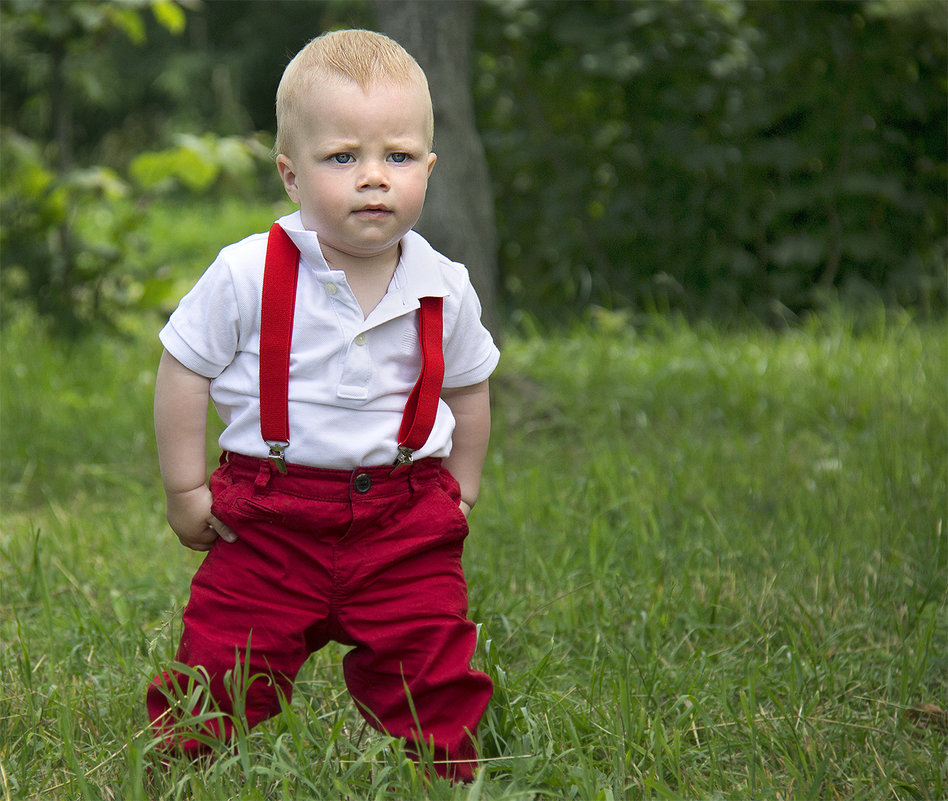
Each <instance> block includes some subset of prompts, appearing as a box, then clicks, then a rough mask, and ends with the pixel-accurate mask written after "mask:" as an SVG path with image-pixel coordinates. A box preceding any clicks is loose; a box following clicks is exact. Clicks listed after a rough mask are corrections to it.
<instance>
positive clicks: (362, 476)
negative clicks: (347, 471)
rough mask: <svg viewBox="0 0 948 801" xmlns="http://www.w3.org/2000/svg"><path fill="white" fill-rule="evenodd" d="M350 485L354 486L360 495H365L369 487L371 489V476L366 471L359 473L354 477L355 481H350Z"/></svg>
mask: <svg viewBox="0 0 948 801" xmlns="http://www.w3.org/2000/svg"><path fill="white" fill-rule="evenodd" d="M352 486H353V487H355V491H356V492H358V493H359V494H360V495H365V493H367V492H368V491H369V490H370V489H372V476H370V475H369V474H368V473H359V475H357V476H356V477H355V481H353V482H352Z"/></svg>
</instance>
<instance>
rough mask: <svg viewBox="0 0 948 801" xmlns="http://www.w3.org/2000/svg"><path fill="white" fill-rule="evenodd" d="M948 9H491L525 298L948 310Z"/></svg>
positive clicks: (504, 167) (487, 23) (534, 304)
mask: <svg viewBox="0 0 948 801" xmlns="http://www.w3.org/2000/svg"><path fill="white" fill-rule="evenodd" d="M939 9H941V12H942V13H939ZM943 10H944V8H943V6H942V5H940V4H939V3H926V2H919V3H915V4H878V3H871V2H855V3H835V2H829V3H784V2H753V3H740V2H729V3H721V2H681V3H668V2H663V1H662V0H654V1H652V2H639V3H626V2H609V1H608V0H603V1H602V2H593V3H588V2H562V3H544V2H521V3H503V2H497V3H491V4H488V5H487V6H485V7H484V13H482V15H481V25H480V37H479V44H478V49H479V63H478V70H477V80H476V86H475V88H476V93H477V98H478V103H479V108H480V125H481V129H482V131H483V136H484V141H485V145H486V149H487V154H488V158H489V161H490V163H491V166H492V177H493V180H494V185H495V191H496V197H497V209H498V215H497V216H498V223H499V226H500V238H501V241H502V253H501V260H502V269H503V281H504V284H505V288H506V289H507V291H508V293H509V294H510V296H511V298H512V300H513V304H514V306H515V307H519V308H526V309H529V310H530V311H532V312H533V313H535V314H537V315H538V316H541V317H548V316H549V315H551V314H553V315H558V314H559V309H561V308H562V307H563V306H564V305H566V304H568V305H571V306H572V305H576V304H579V305H580V306H585V305H586V304H588V303H589V302H598V303H604V304H608V305H615V306H624V305H630V304H631V305H632V306H635V307H637V308H640V309H641V308H644V309H648V308H658V309H664V308H676V309H680V310H682V311H685V312H687V313H691V314H694V313H707V312H711V313H715V312H718V313H720V312H725V313H727V312H730V313H733V312H734V311H735V310H739V309H742V308H744V309H748V310H750V311H751V312H753V313H754V314H756V315H758V316H760V317H763V318H764V319H773V317H774V314H775V313H777V314H783V311H782V310H783V309H786V308H789V309H790V310H792V311H794V312H799V311H800V310H803V309H809V308H819V307H821V306H822V305H824V304H825V303H832V302H833V300H834V299H836V298H839V297H843V298H845V299H847V300H854V301H857V302H862V301H865V300H866V299H867V298H873V297H881V298H883V299H884V300H886V301H888V302H892V303H897V304H903V305H907V306H913V307H916V308H918V309H920V310H922V311H923V312H925V313H929V312H932V311H943V310H944V308H945V301H946V285H948V276H946V270H945V265H946V257H948V244H946V243H948V232H946V216H948V207H946V183H948V165H946V161H948V159H946V138H948V124H946V115H945V109H946V98H948V95H946V79H945V75H946V69H948V66H946V25H945V18H944V14H943Z"/></svg>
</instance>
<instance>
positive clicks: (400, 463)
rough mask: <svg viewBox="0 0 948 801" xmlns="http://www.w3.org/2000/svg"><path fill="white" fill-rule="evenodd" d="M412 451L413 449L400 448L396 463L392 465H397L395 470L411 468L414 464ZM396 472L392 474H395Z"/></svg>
mask: <svg viewBox="0 0 948 801" xmlns="http://www.w3.org/2000/svg"><path fill="white" fill-rule="evenodd" d="M411 454H412V451H411V448H407V447H405V446H404V445H399V446H398V455H397V456H396V457H395V461H394V462H393V463H392V464H394V465H395V470H401V469H402V468H403V467H411V465H412V462H413V461H414V460H413V459H412V456H411ZM395 470H393V471H392V472H393V473H394V472H395Z"/></svg>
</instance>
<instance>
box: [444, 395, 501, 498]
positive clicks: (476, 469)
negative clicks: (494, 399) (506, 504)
mask: <svg viewBox="0 0 948 801" xmlns="http://www.w3.org/2000/svg"><path fill="white" fill-rule="evenodd" d="M441 397H442V398H444V401H445V403H447V404H448V406H450V407H451V412H452V413H453V414H454V419H455V421H456V425H455V428H454V437H453V439H452V445H451V455H450V456H449V457H448V458H447V459H445V460H444V466H445V468H447V470H448V471H449V472H450V473H451V475H452V476H454V478H455V479H456V480H457V482H458V484H460V485H461V509H462V511H463V512H464V514H465V516H467V514H468V513H469V512H470V511H471V507H473V506H474V504H475V503H477V495H478V492H479V491H480V486H481V471H482V470H483V468H484V458H485V457H486V456H487V441H488V439H490V391H489V389H488V384H487V381H481V383H479V384H473V385H472V386H469V387H457V388H453V389H445V390H443V391H442V392H441Z"/></svg>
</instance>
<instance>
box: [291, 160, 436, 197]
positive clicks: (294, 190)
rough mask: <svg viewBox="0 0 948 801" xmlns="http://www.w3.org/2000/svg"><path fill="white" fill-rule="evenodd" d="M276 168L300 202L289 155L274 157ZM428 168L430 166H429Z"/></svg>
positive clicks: (293, 195)
mask: <svg viewBox="0 0 948 801" xmlns="http://www.w3.org/2000/svg"><path fill="white" fill-rule="evenodd" d="M276 165H277V170H278V171H279V173H280V179H281V180H282V181H283V188H284V189H285V190H286V194H287V195H289V196H290V200H292V201H293V202H294V203H299V202H300V192H299V186H298V185H297V183H296V170H294V169H293V162H292V161H290V158H289V156H285V155H283V154H282V153H281V154H280V155H279V156H277V157H276ZM429 169H430V168H429Z"/></svg>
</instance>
